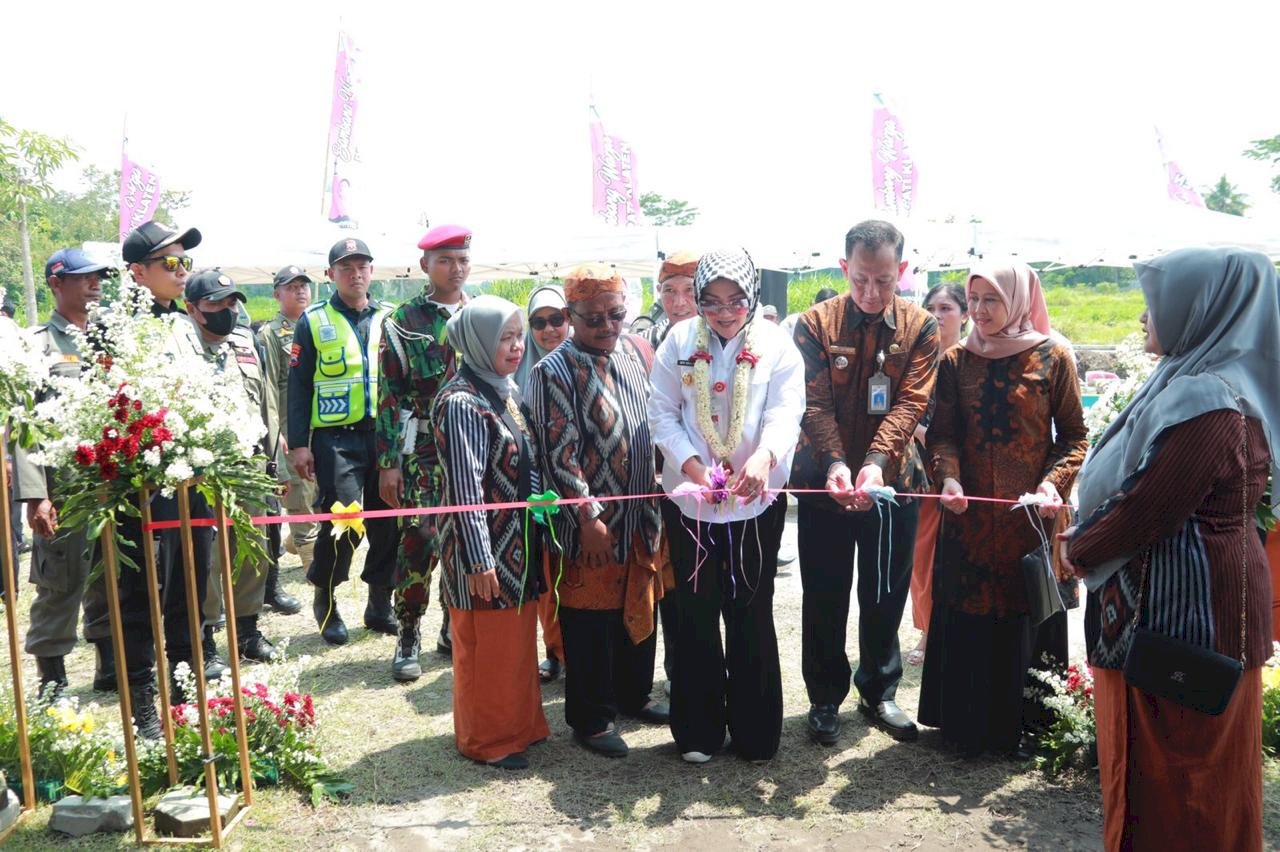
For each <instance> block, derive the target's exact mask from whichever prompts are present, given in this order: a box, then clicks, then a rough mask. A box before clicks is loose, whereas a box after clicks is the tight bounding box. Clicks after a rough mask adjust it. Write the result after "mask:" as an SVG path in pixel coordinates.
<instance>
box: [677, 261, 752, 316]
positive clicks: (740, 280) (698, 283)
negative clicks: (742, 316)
mask: <svg viewBox="0 0 1280 852" xmlns="http://www.w3.org/2000/svg"><path fill="white" fill-rule="evenodd" d="M718 278H724V279H725V280H727V281H732V282H733V283H734V284H737V285H738V286H739V287H741V288H742V292H743V293H745V294H746V296H747V301H748V302H749V303H750V304H749V305H748V308H747V317H748V319H750V318H751V317H753V316H754V315H755V312H756V302H757V300H758V299H759V297H760V275H759V273H758V272H756V265H755V264H754V263H753V262H752V261H751V255H749V254H747V250H746V249H721V250H720V251H712V252H707V253H706V254H704V255H703V256H702V259H701V260H699V261H698V269H697V271H696V272H694V273H693V298H694V299H696V300H698V301H702V291H703V290H704V289H705V288H706V286H707V285H708V284H710V283H711V282H713V281H715V280H716V279H718Z"/></svg>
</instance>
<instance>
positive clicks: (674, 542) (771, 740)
mask: <svg viewBox="0 0 1280 852" xmlns="http://www.w3.org/2000/svg"><path fill="white" fill-rule="evenodd" d="M784 506H785V504H783V503H782V501H780V500H777V501H774V503H773V505H771V506H770V507H769V508H768V509H766V510H765V511H764V512H763V513H762V514H760V515H759V516H757V517H755V518H752V519H750V520H747V521H734V522H732V523H727V524H724V523H722V524H711V523H701V524H699V523H697V522H695V521H692V520H689V519H687V518H686V519H685V520H686V521H687V522H688V527H689V529H686V528H685V526H684V525H683V524H682V525H681V526H679V527H675V528H670V529H669V536H670V537H669V539H668V542H669V544H670V548H671V561H672V564H673V567H674V568H675V572H676V624H677V629H676V647H677V648H678V649H679V653H677V654H676V657H675V664H674V667H673V668H674V671H673V675H674V676H673V677H672V681H671V734H672V736H673V737H674V738H675V741H676V745H677V746H678V747H679V749H680V751H682V752H688V751H700V752H703V753H704V754H715V753H716V752H718V751H720V749H721V748H722V747H723V746H724V738H725V730H726V728H727V729H728V732H729V734H730V735H731V736H732V737H733V744H734V748H735V749H736V750H737V752H738V754H739V755H740V756H742V757H743V758H745V759H747V760H767V759H769V758H771V757H773V755H774V754H776V753H777V751H778V742H779V740H780V738H781V736H782V671H781V669H780V667H779V664H778V636H777V634H776V633H775V632H774V629H773V580H774V576H775V575H776V574H777V572H778V544H779V542H781V540H782V529H783V526H784V525H785V523H786V509H785V507H784ZM690 530H693V531H694V534H696V535H697V537H698V541H699V542H700V543H701V546H702V548H704V549H705V550H704V551H703V553H702V555H703V557H704V561H703V563H702V565H701V566H700V567H698V568H697V577H696V580H695V578H694V576H693V574H694V569H695V566H697V562H698V553H699V551H698V546H697V545H696V544H695V543H694V537H693V535H691V534H690ZM730 572H732V579H730V576H731V575H730ZM722 619H723V621H724V644H723V646H722V645H721V641H720V622H721V620H722ZM570 671H572V666H571V667H570Z"/></svg>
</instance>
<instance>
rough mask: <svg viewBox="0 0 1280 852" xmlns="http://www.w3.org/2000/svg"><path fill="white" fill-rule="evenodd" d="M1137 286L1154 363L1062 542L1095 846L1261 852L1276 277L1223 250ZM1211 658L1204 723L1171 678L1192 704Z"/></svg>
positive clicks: (1172, 257) (1094, 459) (1177, 258)
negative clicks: (1087, 733) (1086, 688)
mask: <svg viewBox="0 0 1280 852" xmlns="http://www.w3.org/2000/svg"><path fill="white" fill-rule="evenodd" d="M1137 272H1138V283H1139V285H1140V286H1141V287H1142V294H1143V296H1144V297H1145V299H1146V303H1147V310H1146V312H1145V313H1144V314H1143V316H1142V323H1143V329H1144V331H1145V333H1146V350H1147V352H1149V353H1151V354H1153V355H1160V356H1163V358H1162V360H1161V362H1160V365H1159V366H1158V367H1157V368H1156V370H1155V372H1154V373H1152V374H1151V377H1150V378H1149V379H1147V382H1146V384H1144V385H1143V386H1142V388H1141V389H1140V390H1139V391H1138V393H1137V394H1136V395H1135V396H1134V398H1133V399H1132V400H1131V401H1130V402H1129V404H1128V405H1127V406H1126V407H1125V409H1124V411H1122V412H1121V413H1120V415H1119V416H1118V417H1117V418H1116V419H1115V421H1114V422H1112V424H1111V425H1110V426H1109V427H1108V428H1107V431H1106V432H1105V433H1104V434H1103V436H1102V438H1101V439H1099V441H1098V443H1097V445H1096V446H1095V447H1094V448H1093V451H1092V453H1091V454H1090V456H1089V460H1088V462H1087V463H1086V464H1085V467H1084V471H1083V472H1082V473H1081V474H1080V489H1079V498H1080V525H1079V526H1078V527H1072V528H1071V529H1069V530H1067V531H1066V532H1065V533H1063V535H1062V536H1061V537H1060V538H1061V539H1063V543H1064V547H1063V550H1064V557H1065V558H1066V559H1067V560H1069V562H1070V563H1072V564H1073V568H1074V570H1075V571H1076V573H1077V574H1079V575H1080V576H1083V577H1084V580H1085V585H1086V586H1087V587H1088V589H1089V596H1088V603H1087V605H1086V609H1085V638H1086V641H1087V643H1088V648H1089V662H1090V664H1091V665H1092V666H1093V671H1094V678H1095V680H1094V690H1095V691H1094V700H1095V707H1096V713H1097V725H1098V764H1099V767H1100V769H1101V776H1102V779H1101V780H1102V812H1103V819H1104V827H1103V840H1104V845H1105V847H1106V848H1107V849H1109V850H1117V849H1261V848H1262V846H1263V838H1262V728H1261V725H1260V723H1259V719H1260V718H1261V714H1262V679H1261V668H1260V667H1261V666H1262V665H1263V663H1264V662H1265V661H1266V660H1267V658H1268V657H1270V656H1271V583H1270V576H1269V572H1268V569H1267V560H1266V554H1265V552H1264V551H1263V548H1262V544H1261V543H1260V542H1259V540H1258V536H1257V535H1256V533H1255V532H1254V507H1255V506H1256V505H1257V504H1258V501H1259V500H1260V499H1261V497H1262V493H1263V490H1264V488H1265V487H1266V484H1267V476H1268V474H1270V475H1271V476H1272V478H1273V481H1274V480H1275V478H1276V477H1277V476H1280V468H1278V467H1277V465H1276V457H1275V429H1276V424H1277V423H1280V393H1278V392H1277V377H1278V376H1280V309H1278V308H1277V301H1276V297H1277V294H1276V270H1275V267H1274V266H1272V264H1271V261H1270V260H1268V259H1267V257H1266V256H1265V255H1262V254H1257V253H1255V252H1248V251H1244V250H1242V249H1235V248H1221V249H1184V250H1182V251H1176V252H1173V253H1172V254H1168V255H1165V256H1163V257H1160V258H1156V259H1155V260H1152V261H1150V262H1147V263H1139V264H1137ZM1274 494H1275V491H1274V490H1273V491H1272V495H1273V500H1274ZM1153 640H1154V641H1155V642H1156V643H1158V644H1157V646H1156V647H1159V648H1160V652H1159V653H1158V654H1152V653H1150V650H1149V649H1151V648H1152V647H1153V645H1152V643H1153ZM1170 640H1179V642H1180V644H1179V645H1178V646H1176V647H1170V646H1169V642H1170ZM1187 646H1195V649H1194V653H1195V654H1196V656H1197V657H1199V658H1200V660H1201V662H1199V663H1198V664H1197V667H1196V668H1192V667H1190V666H1186V665H1184V659H1185V657H1186V655H1187V654H1188V651H1187V650H1186V649H1187ZM1144 651H1145V652H1144ZM1209 654H1216V655H1220V656H1216V657H1214V658H1213V659H1214V660H1215V662H1214V668H1215V669H1218V668H1219V667H1220V666H1222V665H1223V664H1224V663H1225V664H1226V665H1227V670H1228V671H1231V672H1232V674H1233V676H1234V678H1235V679H1233V680H1224V681H1223V683H1224V687H1223V688H1222V689H1209V690H1203V691H1202V695H1205V696H1206V697H1209V696H1210V694H1212V697H1213V698H1215V699H1217V700H1218V701H1219V702H1221V703H1220V704H1219V706H1218V707H1217V708H1213V709H1219V710H1221V712H1220V713H1219V714H1218V715H1211V714H1210V712H1207V708H1206V710H1201V709H1196V708H1195V707H1193V706H1190V705H1189V704H1188V703H1187V701H1186V696H1185V695H1183V696H1181V697H1180V698H1175V697H1172V694H1173V693H1176V692H1178V691H1180V690H1181V688H1182V687H1181V686H1179V685H1178V684H1177V683H1174V680H1175V678H1174V677H1173V676H1172V675H1174V674H1179V673H1180V671H1181V670H1182V669H1184V668H1185V669H1186V670H1187V672H1188V673H1189V677H1186V678H1184V679H1182V681H1181V683H1182V684H1184V685H1185V686H1188V687H1199V688H1203V687H1204V686H1205V684H1206V679H1205V678H1204V672H1205V669H1204V668H1203V666H1204V665H1205V663H1204V662H1203V661H1204V659H1205V657H1206V655H1209ZM1162 665H1163V666H1164V668H1161V666H1162ZM1157 674H1158V675H1160V677H1158V678H1157V677H1154V676H1155V675H1157ZM1208 682H1209V683H1212V682H1213V681H1211V680H1210V681H1208ZM1171 687H1172V689H1171ZM1157 691H1159V692H1161V693H1162V694H1154V693H1156V692H1157ZM1223 708H1225V709H1223Z"/></svg>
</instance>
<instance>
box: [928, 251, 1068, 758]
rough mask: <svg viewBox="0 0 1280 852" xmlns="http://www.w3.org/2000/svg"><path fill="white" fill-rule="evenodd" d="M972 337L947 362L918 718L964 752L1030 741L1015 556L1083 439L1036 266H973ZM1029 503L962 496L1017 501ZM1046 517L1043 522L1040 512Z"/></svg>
mask: <svg viewBox="0 0 1280 852" xmlns="http://www.w3.org/2000/svg"><path fill="white" fill-rule="evenodd" d="M966 291H967V294H968V302H969V316H970V319H971V320H972V321H973V331H971V332H970V333H969V335H968V337H967V338H966V339H965V342H964V345H963V346H959V347H955V348H953V349H952V350H951V351H950V352H948V353H947V355H946V356H945V357H944V358H943V361H942V364H941V366H940V367H939V369H938V383H937V388H936V391H935V393H936V398H937V410H936V412H935V414H934V420H933V424H932V425H931V426H930V427H929V449H930V452H931V454H932V456H933V463H934V472H935V477H936V481H937V482H939V483H941V492H942V505H943V508H944V509H946V510H948V513H947V514H945V515H944V517H943V520H942V529H941V531H940V532H939V536H938V549H937V553H936V557H935V562H934V581H933V613H932V616H931V619H930V628H929V639H928V647H927V650H926V653H925V666H924V682H923V685H922V689H921V695H920V721H921V722H922V723H924V724H926V725H930V726H933V727H940V728H942V732H943V736H944V737H945V738H946V739H947V740H948V741H949V742H951V743H953V744H955V745H957V746H958V747H959V748H960V749H961V750H963V751H964V752H966V753H969V754H976V753H979V752H983V751H989V752H994V753H997V754H1013V753H1016V752H1019V751H1020V749H1021V746H1020V740H1021V735H1022V707H1023V686H1024V683H1025V680H1026V674H1027V669H1028V667H1029V665H1030V663H1031V659H1030V658H1031V652H1032V646H1033V640H1034V637H1035V630H1034V625H1032V624H1031V623H1030V620H1029V618H1028V606H1027V595H1026V587H1025V585H1024V581H1023V578H1022V573H1021V569H1020V567H1019V562H1020V560H1021V558H1022V556H1023V555H1024V554H1027V553H1029V552H1032V551H1034V550H1035V549H1037V548H1039V547H1041V545H1042V539H1041V534H1040V533H1039V532H1037V530H1036V529H1035V527H1034V526H1033V525H1032V522H1031V521H1032V520H1033V519H1034V520H1035V523H1036V524H1038V525H1040V526H1041V527H1042V532H1043V534H1044V535H1045V536H1046V537H1049V536H1051V535H1052V532H1053V526H1054V518H1055V517H1056V516H1057V514H1058V512H1060V511H1061V510H1062V505H1063V498H1064V496H1066V495H1068V494H1070V491H1071V485H1072V482H1073V481H1074V479H1075V476H1076V472H1077V471H1078V470H1079V468H1080V463H1081V462H1082V461H1083V460H1084V455H1085V450H1086V448H1087V446H1088V444H1087V439H1086V434H1087V433H1086V429H1085V426H1084V418H1083V414H1082V411H1081V406H1080V386H1079V382H1078V380H1077V378H1076V371H1075V366H1074V362H1073V359H1072V356H1071V352H1070V349H1069V348H1068V347H1067V346H1066V345H1065V344H1063V343H1060V342H1058V341H1056V340H1054V339H1053V338H1052V337H1050V331H1049V322H1048V314H1047V312H1046V310H1045V307H1044V296H1043V295H1042V294H1041V292H1040V281H1039V279H1038V278H1037V276H1036V274H1035V271H1034V270H1032V269H1031V268H1030V267H1028V266H1026V265H1025V264H1022V263H1011V264H1007V265H1003V266H994V267H990V268H985V269H975V270H973V272H972V273H971V274H970V276H969V281H968V285H967V287H966ZM1027 493H1038V494H1043V495H1045V498H1046V504H1045V505H1044V506H1042V507H1040V508H1039V510H1037V511H1032V517H1030V518H1029V517H1028V514H1027V512H1026V511H1024V510H1022V509H1020V508H1017V507H1015V508H1014V511H1010V507H1009V506H1008V505H1004V504H998V503H985V502H979V501H973V502H972V503H970V501H969V500H968V499H967V498H966V495H968V494H972V495H974V496H975V497H996V498H1003V499H1007V500H1016V499H1018V498H1019V497H1020V496H1021V495H1023V494H1027ZM1037 515H1038V517H1037Z"/></svg>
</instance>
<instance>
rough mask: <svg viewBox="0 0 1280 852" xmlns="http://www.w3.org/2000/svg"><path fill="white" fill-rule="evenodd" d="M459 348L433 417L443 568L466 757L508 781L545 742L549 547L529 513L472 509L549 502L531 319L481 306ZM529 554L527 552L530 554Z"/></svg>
mask: <svg viewBox="0 0 1280 852" xmlns="http://www.w3.org/2000/svg"><path fill="white" fill-rule="evenodd" d="M447 330H448V336H449V342H450V344H452V345H453V346H454V347H455V348H456V349H457V350H458V351H459V352H461V353H462V366H461V367H459V368H458V372H457V374H456V375H455V376H454V377H453V378H452V379H450V380H449V382H448V383H447V384H445V386H444V387H443V388H441V389H440V393H439V394H438V395H437V396H436V401H435V404H434V407H433V408H432V418H431V419H432V422H433V423H434V424H435V433H436V443H437V446H438V447H439V450H440V466H441V469H442V471H443V474H444V500H443V505H446V506H459V507H468V508H465V509H462V510H460V511H457V512H455V513H453V514H449V515H445V516H444V522H443V524H442V525H441V531H440V535H441V542H442V546H441V555H440V564H441V568H442V569H443V572H444V588H445V597H446V599H447V600H448V603H449V615H450V625H451V630H452V633H453V729H454V735H455V737H456V739H457V745H458V751H460V752H461V753H462V754H463V755H465V756H466V757H469V758H471V759H472V760H476V761H480V762H483V763H488V764H490V765H492V766H497V767H499V768H502V769H527V768H528V766H529V761H528V759H527V758H526V757H525V756H524V751H525V748H527V747H528V746H529V745H531V744H532V743H535V742H538V741H540V740H543V739H546V738H547V736H548V735H549V730H548V728H547V720H546V717H545V716H544V715H543V712H542V694H541V691H540V689H539V686H538V675H537V672H536V668H537V648H536V646H535V640H536V635H537V627H536V625H537V618H538V616H537V613H538V607H537V601H536V598H537V597H538V590H539V585H540V583H539V577H540V576H541V570H540V568H541V560H540V559H539V558H538V557H537V555H536V553H534V552H529V551H535V552H538V553H540V544H539V542H540V536H539V535H537V534H536V531H535V530H534V529H526V527H525V525H526V523H531V522H529V521H528V520H527V513H526V512H525V511H524V510H522V509H485V508H472V507H482V506H484V505H486V504H487V505H492V504H496V503H509V502H512V501H519V500H527V499H528V498H529V495H531V494H533V493H535V492H537V491H539V490H540V488H541V486H540V484H539V476H538V469H537V465H536V464H535V463H534V460H535V459H536V458H537V447H536V445H535V438H534V435H533V433H532V431H531V430H530V429H529V412H528V409H527V408H526V407H525V405H524V403H523V402H522V401H521V399H520V392H519V390H518V389H517V388H516V386H515V383H514V382H512V380H511V376H512V375H513V374H514V373H515V371H516V368H517V367H518V366H519V365H520V358H521V356H522V355H523V354H524V326H523V323H522V322H521V318H520V309H519V308H518V307H516V306H515V305H513V304H512V303H510V302H508V301H506V300H505V299H499V298H497V297H496V296H480V297H479V298H476V299H472V300H471V301H470V302H468V303H467V305H466V307H464V308H463V309H462V310H460V311H458V313H456V314H454V316H453V317H452V318H451V319H450V320H449V324H448V326H447ZM526 548H527V550H526Z"/></svg>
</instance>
